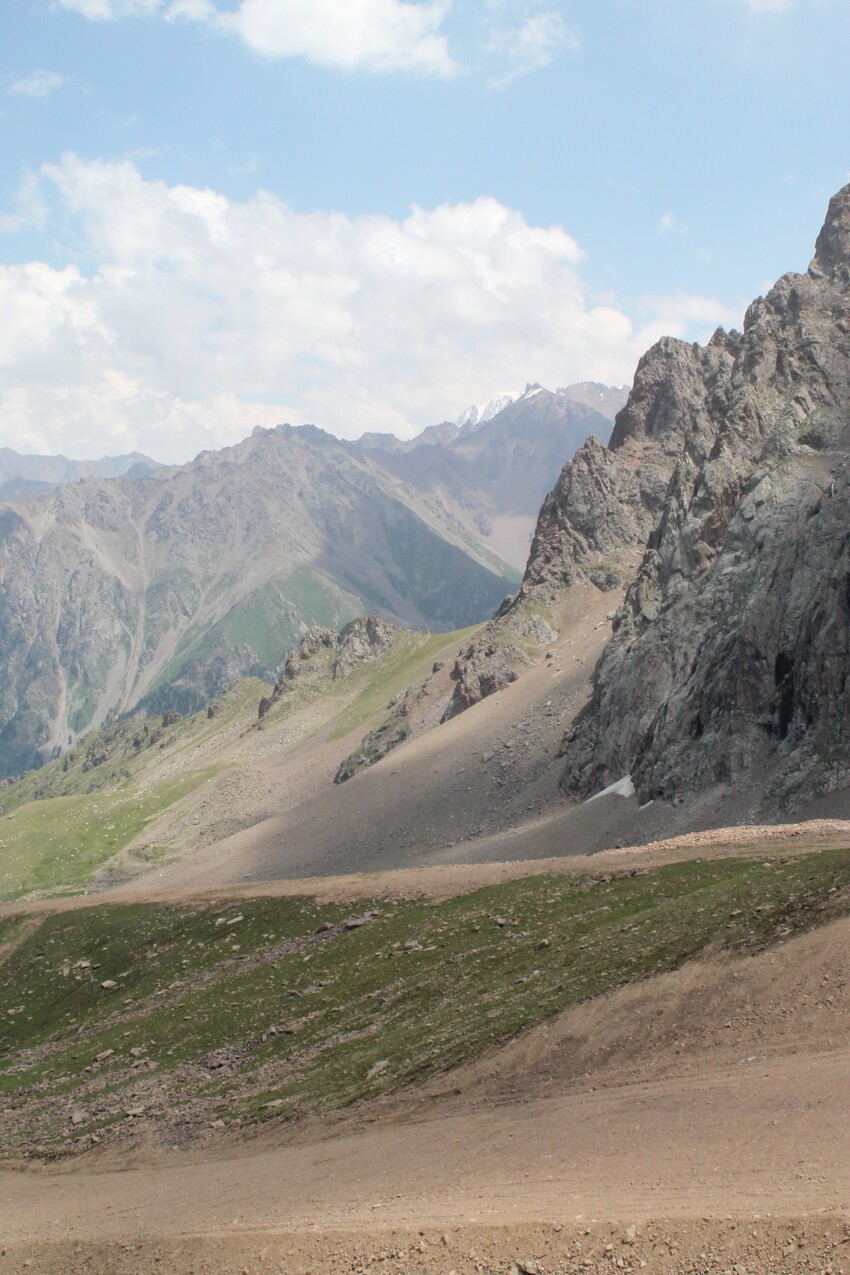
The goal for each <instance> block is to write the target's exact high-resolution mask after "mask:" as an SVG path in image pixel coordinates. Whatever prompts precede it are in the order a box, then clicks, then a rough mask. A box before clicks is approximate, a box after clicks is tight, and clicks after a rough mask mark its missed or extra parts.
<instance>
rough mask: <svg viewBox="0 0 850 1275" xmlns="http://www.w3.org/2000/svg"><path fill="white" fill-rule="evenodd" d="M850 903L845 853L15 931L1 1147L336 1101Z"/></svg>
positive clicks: (161, 1128) (83, 915)
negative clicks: (434, 898)
mask: <svg viewBox="0 0 850 1275" xmlns="http://www.w3.org/2000/svg"><path fill="white" fill-rule="evenodd" d="M848 911H850V858H848V856H847V854H846V853H845V852H844V851H824V852H820V853H817V854H813V855H810V856H808V857H805V858H798V859H794V860H790V861H786V862H783V861H781V860H778V859H777V860H774V861H772V862H771V863H769V864H768V865H765V864H764V863H761V862H757V861H753V860H734V859H731V860H729V859H727V860H720V861H714V862H688V863H680V864H674V865H671V866H668V867H664V868H660V869H657V870H655V871H651V872H633V873H631V874H629V875H623V876H620V877H615V878H610V877H606V878H602V879H593V878H591V877H588V878H586V879H578V880H576V879H574V878H566V877H553V876H538V877H531V878H525V879H522V880H519V881H514V882H511V883H508V884H503V885H499V886H495V887H490V888H487V889H482V890H477V891H475V892H472V893H468V894H465V895H462V896H460V897H457V898H453V899H450V900H448V901H446V902H442V903H439V904H433V903H430V902H423V901H421V900H409V899H397V900H393V901H392V902H387V901H381V902H377V903H375V904H374V905H373V906H371V907H369V906H367V907H366V908H365V909H364V910H363V912H362V913H359V914H358V916H357V917H351V916H350V908H348V907H345V906H339V905H338V906H329V905H325V904H321V905H320V904H319V903H317V902H316V901H315V900H313V899H304V898H299V899H254V900H239V901H238V902H227V901H226V900H221V901H217V902H216V903H214V904H192V905H183V906H165V905H136V906H126V905H123V906H117V905H112V906H97V907H91V908H85V909H82V910H79V911H75V912H70V913H59V914H56V915H51V916H48V917H46V918H45V919H42V920H40V921H38V922H36V923H35V924H33V923H32V922H31V921H29V922H28V925H29V928H23V929H22V927H21V921H20V920H19V919H18V918H10V919H8V920H6V921H4V922H2V923H0V953H2V951H3V950H4V944H5V951H6V956H5V961H4V963H3V979H2V985H3V987H4V989H5V990H4V994H3V998H2V1002H3V1003H2V1004H0V1011H2V1012H0V1059H2V1060H1V1061H0V1095H2V1112H0V1137H2V1144H3V1146H4V1147H5V1148H7V1151H8V1152H9V1153H11V1154H23V1155H28V1154H32V1153H38V1154H44V1155H55V1154H61V1153H64V1152H68V1151H73V1150H81V1149H85V1148H87V1147H91V1146H92V1145H96V1144H97V1143H98V1142H101V1141H103V1140H120V1139H125V1140H126V1139H133V1138H135V1137H137V1136H139V1135H141V1134H143V1135H144V1137H145V1138H146V1139H149V1138H151V1137H154V1138H160V1139H162V1140H163V1141H166V1142H167V1144H168V1145H173V1144H175V1143H180V1142H185V1141H187V1140H190V1139H193V1138H196V1137H199V1136H203V1137H207V1138H209V1137H214V1136H217V1134H216V1130H220V1129H222V1128H226V1127H227V1126H228V1125H236V1126H237V1127H245V1126H250V1125H253V1124H259V1123H262V1122H264V1121H267V1120H270V1119H275V1120H281V1119H284V1120H294V1119H296V1118H300V1117H304V1116H306V1115H308V1114H311V1113H319V1112H329V1111H333V1110H337V1109H340V1108H343V1107H346V1106H348V1105H350V1104H352V1103H355V1102H357V1101H358V1100H361V1099H366V1098H371V1097H375V1096H377V1095H379V1094H386V1093H390V1092H393V1091H396V1090H399V1089H401V1088H403V1087H404V1086H407V1085H410V1084H412V1083H414V1082H417V1081H421V1080H423V1079H425V1078H427V1077H429V1076H433V1075H435V1074H437V1073H440V1072H443V1071H446V1070H448V1069H450V1068H452V1067H454V1066H456V1065H458V1064H460V1063H463V1062H465V1061H468V1060H470V1059H473V1058H475V1057H477V1056H479V1055H481V1054H482V1053H483V1052H484V1051H486V1050H488V1049H490V1048H491V1047H493V1046H495V1045H497V1044H499V1043H500V1042H503V1041H506V1040H508V1039H509V1038H511V1037H513V1036H515V1035H516V1034H518V1033H520V1032H522V1031H524V1030H526V1029H528V1028H530V1027H532V1026H534V1025H535V1024H537V1023H539V1022H541V1021H543V1020H544V1019H546V1018H548V1017H550V1016H552V1015H553V1014H556V1013H557V1012H558V1011H560V1010H562V1009H564V1008H566V1007H568V1006H570V1005H574V1004H576V1003H578V1002H580V1001H582V1000H585V999H587V998H589V997H593V996H598V995H599V994H601V993H603V992H605V991H607V990H609V989H612V988H616V987H618V986H621V985H623V984H625V983H628V982H631V981H634V980H636V979H642V978H645V977H647V976H650V975H653V974H656V973H660V972H662V971H665V970H670V969H673V968H675V967H677V966H678V965H680V964H681V963H682V962H684V961H686V960H688V959H690V958H693V957H695V956H697V955H698V954H700V953H702V952H705V951H706V950H707V949H711V950H714V951H716V950H718V949H719V948H729V947H738V948H752V947H755V946H760V945H765V944H769V943H771V942H775V941H777V940H780V939H782V938H783V937H786V936H787V935H789V934H791V933H794V932H796V931H800V930H803V929H806V928H808V927H811V926H814V925H817V924H819V923H822V922H823V921H825V920H827V919H830V918H831V917H834V916H837V915H845V914H846V913H847V912H848ZM16 927H17V928H16Z"/></svg>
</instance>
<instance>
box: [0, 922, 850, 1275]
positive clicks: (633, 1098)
mask: <svg viewBox="0 0 850 1275" xmlns="http://www.w3.org/2000/svg"><path fill="white" fill-rule="evenodd" d="M848 984H850V921H839V922H833V923H831V924H830V925H828V926H826V927H824V928H823V929H821V930H818V931H814V932H811V933H809V934H807V935H803V936H800V937H797V938H794V939H791V940H788V941H787V942H785V943H783V944H781V945H779V946H778V947H776V948H773V949H771V950H769V951H767V952H763V953H760V954H758V955H754V956H747V957H742V956H730V955H728V954H725V955H722V956H718V957H715V958H709V959H706V960H703V961H700V962H694V963H692V964H690V965H688V966H686V967H684V968H683V969H681V970H679V971H676V972H675V973H671V974H667V975H664V976H662V977H661V978H658V979H654V980H651V981H649V982H646V983H643V984H640V985H636V986H633V987H627V988H624V989H620V990H619V991H617V992H614V993H612V994H610V995H608V996H605V997H601V998H599V999H598V1000H597V1001H594V1002H591V1003H589V1004H586V1005H583V1006H578V1007H576V1008H575V1009H574V1010H571V1011H569V1012H568V1013H566V1014H564V1015H562V1016H561V1017H560V1018H559V1019H557V1020H555V1021H553V1022H551V1023H549V1024H546V1025H544V1026H542V1027H540V1028H538V1029H536V1030H535V1031H534V1032H532V1033H529V1034H528V1035H527V1036H525V1037H523V1038H522V1039H520V1040H518V1041H516V1042H514V1043H513V1044H511V1045H509V1046H508V1047H506V1048H504V1049H501V1050H499V1051H497V1052H495V1053H493V1054H492V1055H491V1056H489V1057H488V1058H485V1059H483V1060H481V1061H480V1062H478V1063H476V1064H474V1065H472V1066H470V1067H467V1068H465V1069H463V1070H462V1071H459V1072H455V1073H453V1074H451V1075H449V1076H447V1077H446V1078H444V1079H443V1080H441V1081H438V1082H432V1084H431V1086H430V1087H429V1088H428V1089H426V1090H423V1091H419V1092H417V1093H414V1094H408V1095H405V1096H404V1097H403V1098H401V1099H395V1100H393V1101H389V1102H385V1103H383V1104H378V1105H376V1106H374V1107H371V1108H368V1109H366V1110H361V1111H360V1112H357V1113H356V1114H355V1115H352V1116H349V1117H348V1118H347V1119H344V1120H339V1121H335V1122H334V1123H333V1124H331V1125H326V1126H321V1125H318V1126H314V1127H312V1128H308V1129H306V1130H302V1131H301V1132H300V1134H299V1135H298V1136H297V1137H296V1138H295V1139H294V1140H293V1139H292V1135H291V1134H289V1141H286V1140H285V1133H284V1131H280V1132H277V1133H275V1132H274V1131H271V1132H266V1133H264V1134H262V1135H260V1136H259V1137H255V1138H254V1139H253V1140H251V1141H248V1142H245V1143H242V1144H238V1145H234V1146H231V1147H229V1148H227V1149H225V1150H223V1151H220V1152H219V1153H217V1154H216V1153H211V1152H207V1153H200V1152H198V1151H195V1152H194V1153H182V1154H181V1153H173V1154H163V1153H162V1152H159V1153H156V1154H155V1155H154V1154H151V1155H150V1156H147V1157H146V1156H145V1154H144V1153H143V1152H139V1153H136V1155H135V1158H134V1161H133V1163H132V1164H130V1165H129V1166H125V1167H117V1166H116V1165H115V1164H114V1163H113V1162H112V1161H111V1160H110V1159H109V1158H108V1157H103V1158H102V1159H100V1160H91V1159H89V1160H87V1161H78V1162H77V1163H76V1165H75V1166H73V1167H70V1168H64V1169H61V1170H56V1169H51V1170H47V1169H35V1170H33V1169H31V1170H28V1171H23V1172H12V1171H9V1170H6V1171H3V1172H2V1173H0V1216H2V1231H3V1242H4V1244H5V1246H6V1249H7V1252H6V1256H5V1258H3V1262H4V1265H3V1266H2V1267H0V1270H3V1271H6V1270H9V1271H23V1270H24V1269H26V1270H30V1271H44V1272H51V1275H53V1273H54V1272H59V1271H77V1270H79V1271H83V1270H86V1271H90V1272H91V1271H96V1272H101V1271H103V1272H107V1271H125V1270H126V1271H128V1272H129V1271H133V1272H137V1273H139V1272H144V1271H154V1270H167V1271H169V1272H174V1275H188V1273H189V1272H200V1271H210V1272H213V1271H216V1272H223V1273H227V1272H238V1271H245V1270H248V1271H263V1270H267V1269H272V1270H281V1271H283V1270H286V1271H308V1270H311V1271H324V1270H345V1271H354V1270H358V1269H371V1268H373V1267H374V1268H375V1269H378V1270H393V1271H399V1272H401V1271H404V1272H407V1271H422V1272H423V1273H424V1271H426V1270H430V1271H431V1272H432V1275H437V1272H442V1273H443V1275H448V1273H449V1272H450V1271H451V1270H455V1271H456V1272H458V1275H460V1272H461V1271H476V1270H478V1271H497V1270H501V1271H505V1272H507V1271H508V1270H509V1269H510V1265H511V1263H512V1262H517V1261H523V1262H526V1264H527V1263H528V1262H529V1261H531V1262H532V1264H533V1265H537V1266H539V1268H540V1269H541V1270H545V1271H547V1272H552V1271H557V1270H563V1271H581V1270H588V1269H590V1270H612V1269H637V1270H639V1269H645V1268H646V1269H651V1270H670V1271H709V1270H715V1269H716V1270H728V1271H730V1272H732V1273H733V1275H740V1272H739V1270H738V1267H742V1268H743V1270H744V1271H745V1272H747V1273H750V1272H751V1273H752V1275H756V1273H757V1272H761V1271H768V1270H786V1269H787V1270H819V1271H821V1272H823V1271H825V1270H827V1269H828V1268H831V1270H832V1273H833V1275H839V1272H842V1271H845V1270H850V1264H848V1258H850V1253H848V1249H847V1245H846V1244H845V1243H844V1242H843V1241H844V1239H845V1238H846V1234H847V1233H846V1232H845V1230H844V1227H843V1221H842V1219H843V1218H845V1217H846V1216H847V1209H848V1206H850V1156H848V1147H850V987H848ZM632 1226H634V1227H635V1228H636V1232H634V1233H633V1232H631V1231H628V1230H627V1228H629V1227H632ZM443 1237H445V1241H444V1239H443ZM630 1237H631V1238H634V1243H629V1242H628V1239H629V1238H630ZM800 1241H802V1245H801V1244H800ZM612 1244H613V1248H612V1249H608V1248H607V1246H608V1245H612ZM529 1246H530V1247H529ZM577 1246H581V1248H580V1249H578V1248H577ZM671 1247H672V1251H671ZM402 1250H403V1251H404V1256H403V1257H398V1256H388V1254H397V1253H399V1252H400V1251H402ZM420 1250H421V1251H420ZM470 1251H472V1252H473V1253H474V1256H473V1257H470ZM701 1253H702V1254H704V1256H703V1257H700V1254H701ZM382 1254H383V1256H382ZM529 1255H530V1256H529ZM25 1262H29V1263H30V1265H29V1266H26V1267H25V1266H24V1263H25ZM588 1263H589V1265H588ZM618 1263H622V1265H618ZM642 1263H646V1267H644V1266H642V1265H641V1264H642ZM518 1269H521V1268H518Z"/></svg>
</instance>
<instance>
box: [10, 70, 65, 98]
mask: <svg viewBox="0 0 850 1275" xmlns="http://www.w3.org/2000/svg"><path fill="white" fill-rule="evenodd" d="M64 83H65V77H64V76H63V75H59V74H58V73H57V72H56V71H33V72H32V74H30V75H23V76H21V78H20V79H18V80H14V81H13V82H12V83H11V84H10V85H9V88H8V89H7V92H8V93H16V94H18V95H19V96H20V97H35V98H41V99H43V98H47V97H50V94H51V93H55V92H56V90H57V89H59V88H61V87H62V85H63V84H64Z"/></svg>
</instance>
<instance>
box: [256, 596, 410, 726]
mask: <svg viewBox="0 0 850 1275" xmlns="http://www.w3.org/2000/svg"><path fill="white" fill-rule="evenodd" d="M403 632H404V630H403V629H399V628H396V626H395V625H394V624H388V623H387V622H386V620H382V619H381V618H380V616H377V615H363V616H358V617H357V618H356V619H354V620H351V621H349V623H348V624H346V625H345V627H344V628H343V629H341V630H340V631H339V633H337V632H336V631H335V630H334V629H327V628H323V627H322V626H320V625H317V626H315V627H314V628H312V629H308V630H307V632H306V633H305V634H304V636H303V638H302V639H301V641H300V642H299V643H298V645H297V646H296V647H294V648H293V649H292V650H291V651H289V652H288V653H287V655H286V658H285V660H284V663H283V673H282V675H281V677H280V679H279V681H278V682H277V684H276V686H275V688H274V690H273V691H272V694H271V697H270V698H269V697H264V698H263V699H262V700H261V701H260V706H259V716H260V717H265V715H266V713H267V712H268V711H269V709H270V708H271V707H272V705H273V704H275V703H276V702H277V701H278V700H279V699H280V698H281V696H282V695H284V694H286V692H287V691H289V690H291V689H292V687H293V686H295V684H296V683H297V682H299V681H301V680H302V679H303V678H304V676H305V675H310V674H316V673H319V674H320V675H321V674H322V673H324V675H325V676H327V678H328V680H330V681H334V682H338V681H341V680H342V679H343V678H346V677H348V676H349V674H350V673H352V672H353V670H354V669H355V668H356V667H357V666H358V665H360V664H364V663H367V662H368V661H370V660H377V659H379V658H380V657H381V655H383V654H384V653H385V652H386V651H389V650H390V649H391V648H392V647H393V646H395V644H396V642H397V641H398V639H399V637H400V636H401V634H402V633H403ZM323 656H324V657H325V658H322V657H323Z"/></svg>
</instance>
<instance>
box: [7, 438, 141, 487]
mask: <svg viewBox="0 0 850 1275" xmlns="http://www.w3.org/2000/svg"><path fill="white" fill-rule="evenodd" d="M159 467H160V466H159V464H158V462H157V461H155V460H151V458H150V457H149V456H143V455H142V453H141V452H130V453H129V454H128V455H126V456H104V457H102V458H101V459H100V460H69V458H68V457H67V456H22V455H21V454H20V453H19V452H16V451H13V449H12V448H11V447H0V500H31V499H32V498H33V497H34V496H41V495H43V494H44V493H45V492H48V491H50V490H52V488H54V487H58V486H59V485H60V484H61V483H73V482H77V481H78V480H79V479H80V478H118V477H120V476H121V475H123V474H127V475H128V476H129V477H131V478H142V477H144V475H145V474H149V473H151V472H152V471H153V470H155V469H159Z"/></svg>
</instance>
